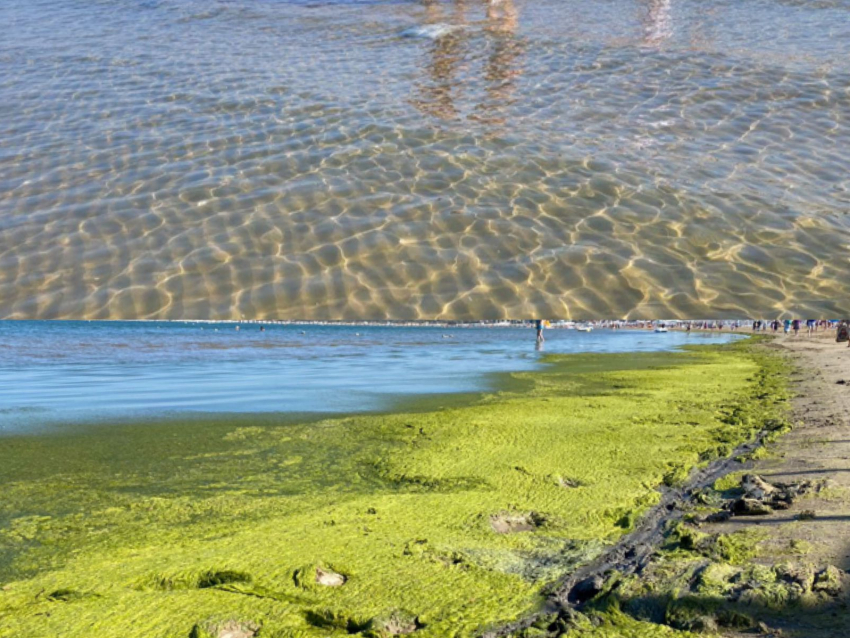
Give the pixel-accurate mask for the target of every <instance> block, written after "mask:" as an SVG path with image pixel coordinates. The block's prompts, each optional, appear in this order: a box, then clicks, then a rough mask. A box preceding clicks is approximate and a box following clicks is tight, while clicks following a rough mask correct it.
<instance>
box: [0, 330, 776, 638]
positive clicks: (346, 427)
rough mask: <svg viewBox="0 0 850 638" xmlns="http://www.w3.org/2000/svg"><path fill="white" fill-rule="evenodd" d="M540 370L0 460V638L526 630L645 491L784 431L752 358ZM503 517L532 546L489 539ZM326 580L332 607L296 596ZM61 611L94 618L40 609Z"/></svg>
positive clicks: (40, 446)
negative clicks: (484, 386) (354, 408)
mask: <svg viewBox="0 0 850 638" xmlns="http://www.w3.org/2000/svg"><path fill="white" fill-rule="evenodd" d="M546 362H547V364H548V365H547V366H546V368H545V369H544V370H541V371H537V372H527V373H517V374H512V375H504V376H502V377H501V379H500V380H499V389H498V391H495V392H493V393H490V394H485V395H463V396H455V397H429V398H425V399H422V400H418V401H416V402H409V403H407V404H404V405H399V406H397V408H396V409H395V410H394V411H393V412H391V413H386V414H366V415H352V416H340V417H335V418H326V417H323V418H318V419H313V420H310V421H306V420H303V419H302V420H300V421H299V420H295V419H292V418H288V417H283V416H277V415H267V416H257V415H245V416H232V417H226V418H225V417H208V418H203V419H200V418H186V419H182V420H178V421H174V420H172V421H168V422H165V421H163V422H152V423H151V422H148V423H137V424H116V425H99V426H92V427H88V428H82V429H81V428H78V429H66V430H62V431H59V432H54V433H50V434H45V435H39V436H28V437H14V438H12V437H10V438H4V439H0V480H2V485H3V490H4V499H3V501H2V503H0V523H2V530H3V531H2V532H0V581H2V582H3V583H4V587H3V590H0V637H2V638H6V637H9V638H11V637H12V636H22V635H25V636H30V637H33V638H40V637H45V638H46V637H48V636H57V635H62V636H65V637H67V638H76V637H83V636H90V635H94V634H96V635H98V636H101V637H103V638H113V637H114V638H119V637H120V638H132V637H134V636H139V637H144V638H175V637H178V636H179V637H183V636H188V635H190V633H191V632H195V633H196V634H197V635H204V634H205V633H209V632H210V631H211V630H210V627H214V624H213V625H211V624H209V623H210V622H213V621H208V620H207V619H211V618H212V619H222V622H224V621H226V620H227V619H237V620H238V621H239V622H246V623H253V624H252V625H251V626H254V625H256V626H258V627H259V626H261V627H262V634H261V635H263V636H267V635H268V636H279V637H284V636H289V637H294V636H303V637H306V638H310V637H317V638H318V637H319V636H327V635H349V634H352V633H354V634H357V633H360V634H363V635H366V634H368V632H372V633H373V634H374V633H375V632H378V634H380V633H381V632H383V633H386V632H387V631H388V630H387V629H386V628H384V629H381V628H380V627H379V621H380V622H384V621H385V620H386V619H388V618H396V620H397V621H398V622H401V621H399V620H398V617H396V616H393V614H394V613H396V612H398V610H407V611H405V612H403V615H404V617H405V618H415V619H416V621H415V633H416V635H417V636H422V637H425V636H429V637H436V636H472V635H475V634H476V632H478V631H479V630H481V628H483V627H487V626H492V625H494V624H498V623H502V622H507V621H511V620H513V619H516V618H518V617H520V616H521V615H523V614H525V613H527V612H529V611H532V610H534V609H536V608H538V607H539V605H540V603H541V601H542V594H543V591H544V589H545V587H546V585H547V584H548V583H550V582H552V581H553V580H554V579H556V578H558V577H559V576H560V575H562V574H564V573H565V572H567V571H569V570H572V569H575V567H576V566H578V565H581V564H583V563H585V562H587V561H589V560H591V559H592V558H594V557H595V556H597V555H598V554H599V552H601V551H602V550H603V549H604V547H605V545H606V544H610V543H612V542H614V541H615V540H616V539H617V538H619V537H620V536H621V535H623V534H624V533H626V532H627V531H628V530H630V529H631V528H632V527H633V525H634V523H635V521H636V520H637V518H638V517H639V516H640V514H641V513H642V512H643V511H645V510H646V509H647V508H648V507H650V506H651V505H652V504H654V503H655V502H657V499H658V493H657V491H656V488H657V487H658V486H659V485H661V484H663V483H665V482H671V481H672V482H680V481H682V480H684V478H685V477H686V476H687V474H688V473H689V472H690V470H692V469H693V468H694V467H696V466H698V465H700V464H704V463H706V462H707V461H708V459H710V458H712V455H716V454H718V453H720V452H722V451H724V450H726V449H727V447H728V446H734V445H737V444H738V443H740V442H741V441H743V440H746V439H748V438H750V437H751V436H752V435H753V433H754V432H755V430H756V429H758V427H759V426H760V424H762V423H764V422H771V423H773V420H776V422H781V417H780V414H781V403H782V401H783V400H784V397H783V396H782V395H781V393H780V392H779V391H778V390H776V389H775V388H773V386H772V385H771V383H769V382H768V381H766V379H769V377H770V374H772V372H771V370H775V368H771V366H773V365H774V364H773V362H772V361H771V360H769V359H766V358H764V357H762V356H761V355H757V354H754V353H753V352H752V351H751V350H750V349H749V348H747V347H744V346H735V347H725V348H701V349H693V350H689V351H687V352H677V353H644V354H629V355H574V356H549V357H547V358H546ZM728 449H731V447H728ZM718 451H720V452H718ZM562 477H568V478H567V479H563V478H562ZM501 513H509V514H510V515H513V516H519V517H522V516H525V517H527V518H528V521H529V524H528V525H518V526H516V527H515V528H511V527H510V526H507V529H502V530H501V531H502V533H499V532H498V531H497V530H496V529H495V528H494V524H493V521H494V517H496V516H498V515H500V514H501ZM323 565H326V566H332V567H333V569H335V570H336V571H338V572H340V573H343V574H344V575H345V576H346V580H345V583H344V584H343V585H342V586H334V587H322V586H317V585H316V583H314V582H312V579H311V577H310V575H311V574H314V573H315V571H314V570H315V568H316V566H323ZM311 570H313V571H311ZM57 591H60V592H61V591H68V592H90V595H86V596H82V597H75V596H73V595H70V594H69V595H67V596H57V597H56V598H57V600H50V599H49V598H48V597H46V596H44V595H39V592H57ZM60 599H61V600H60ZM48 611H49V613H47V612H48ZM398 613H401V612H398ZM612 613H613V612H612ZM615 616H616V618H619V621H618V622H620V621H621V622H623V623H626V624H625V625H624V626H625V627H627V629H624V630H623V633H622V634H618V635H624V636H626V635H635V636H637V635H650V634H642V633H637V632H638V631H639V629H640V627H642V626H643V625H640V623H639V621H633V620H631V619H628V617H627V616H626V615H625V614H621V613H620V612H617V614H615ZM612 618H613V616H610V615H609V616H606V617H605V618H604V619H602V620H600V621H599V622H600V623H601V624H600V625H599V627H604V626H613V625H612V623H614V622H615V620H612ZM382 619H383V620H382ZM216 622H218V621H216ZM234 622H236V621H234ZM204 623H206V624H204ZM635 623H637V624H635ZM409 624H410V623H408V625H409ZM599 627H588V628H587V631H590V632H591V633H589V634H587V635H604V634H601V633H599V631H601V629H600V628H599ZM628 627H632V629H628ZM640 631H643V630H642V629H640ZM659 631H661V630H659ZM665 631H666V630H665ZM593 632H595V633H593ZM629 632H632V633H629ZM608 635H613V634H608ZM653 635H672V634H670V633H669V632H662V633H658V634H653Z"/></svg>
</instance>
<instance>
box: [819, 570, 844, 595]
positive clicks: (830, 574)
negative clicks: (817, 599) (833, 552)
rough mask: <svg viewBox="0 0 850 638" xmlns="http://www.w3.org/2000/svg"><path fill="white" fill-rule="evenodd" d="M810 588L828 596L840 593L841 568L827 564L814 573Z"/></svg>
mask: <svg viewBox="0 0 850 638" xmlns="http://www.w3.org/2000/svg"><path fill="white" fill-rule="evenodd" d="M812 590H813V591H816V592H822V593H824V594H827V595H828V596H838V594H840V593H841V570H840V569H838V568H837V567H835V566H833V565H829V566H828V567H825V568H824V569H822V570H821V571H819V572H818V573H817V574H815V580H814V584H813V585H812Z"/></svg>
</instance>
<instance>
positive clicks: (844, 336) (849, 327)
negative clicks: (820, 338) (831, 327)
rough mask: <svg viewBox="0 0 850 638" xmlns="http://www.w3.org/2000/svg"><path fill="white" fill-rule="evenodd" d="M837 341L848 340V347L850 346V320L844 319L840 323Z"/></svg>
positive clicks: (836, 334)
mask: <svg viewBox="0 0 850 638" xmlns="http://www.w3.org/2000/svg"><path fill="white" fill-rule="evenodd" d="M835 341H836V342H837V343H844V342H845V341H846V342H847V347H848V348H850V322H847V321H842V322H841V323H840V324H838V330H837V331H836V333H835Z"/></svg>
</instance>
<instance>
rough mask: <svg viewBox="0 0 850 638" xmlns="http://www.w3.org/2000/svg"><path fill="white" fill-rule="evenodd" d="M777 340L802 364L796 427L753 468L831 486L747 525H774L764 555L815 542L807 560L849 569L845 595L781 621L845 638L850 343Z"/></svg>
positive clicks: (849, 622)
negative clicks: (807, 515)
mask: <svg viewBox="0 0 850 638" xmlns="http://www.w3.org/2000/svg"><path fill="white" fill-rule="evenodd" d="M771 345H772V347H773V348H779V349H781V351H783V352H786V353H788V354H789V355H790V356H791V357H792V359H793V361H794V362H795V364H796V365H797V366H798V370H797V372H796V373H795V374H794V375H793V377H792V381H793V387H794V390H795V391H796V396H795V398H794V400H793V404H794V408H793V416H794V422H795V425H794V429H793V430H792V431H791V432H790V433H788V434H787V435H785V436H783V437H782V438H781V439H780V440H779V441H778V442H777V443H776V444H774V445H772V446H769V447H768V452H769V456H768V458H766V459H764V460H762V461H758V462H757V463H756V465H755V467H754V468H753V469H754V471H755V472H756V473H757V474H760V475H761V476H763V477H764V478H765V479H767V480H768V481H770V482H785V483H791V482H800V481H805V480H825V481H827V487H826V489H824V490H823V491H821V492H819V493H817V494H815V495H812V496H811V497H809V498H806V499H804V500H800V501H798V502H797V503H795V504H794V505H792V506H791V508H790V509H788V510H785V511H778V512H774V513H773V514H771V515H769V516H766V517H764V518H760V519H758V520H757V521H748V523H749V524H748V525H746V526H755V527H758V528H759V529H762V530H763V529H765V528H766V529H768V530H769V534H770V540H769V541H767V542H766V543H765V549H766V554H765V555H764V556H763V557H762V559H763V560H765V561H770V560H772V559H776V560H779V559H781V558H782V554H783V551H784V550H785V549H786V548H787V547H788V546H790V545H791V544H792V543H800V542H804V543H808V544H810V545H811V551H810V552H809V553H808V554H807V556H806V560H807V561H808V562H810V563H814V564H819V565H823V564H829V565H835V566H836V567H839V568H840V569H842V570H843V571H844V572H845V574H844V581H845V583H844V584H845V590H844V595H843V599H839V601H838V602H837V603H836V604H834V605H829V606H826V607H825V608H823V609H816V610H811V611H810V612H809V613H800V614H797V615H796V616H795V617H794V618H793V619H791V620H789V619H788V618H784V619H777V622H776V623H775V626H776V627H779V628H781V629H782V630H783V631H784V632H785V633H787V634H788V635H796V636H805V637H806V638H839V637H841V638H844V637H845V636H847V635H848V634H847V631H848V630H847V628H848V627H850V612H848V609H847V605H848V602H850V591H848V590H850V587H848V585H850V577H848V574H847V572H848V571H850V387H848V385H850V348H848V347H847V344H845V343H842V344H839V343H836V342H835V337H834V336H832V337H831V338H827V335H822V336H818V337H814V338H796V339H794V338H788V339H778V340H776V342H774V343H773V344H771ZM804 511H811V512H814V514H815V518H814V519H812V520H798V518H799V516H800V514H801V513H802V512H804ZM735 520H736V519H733V521H735ZM738 520H741V519H738Z"/></svg>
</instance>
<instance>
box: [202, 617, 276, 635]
mask: <svg viewBox="0 0 850 638" xmlns="http://www.w3.org/2000/svg"><path fill="white" fill-rule="evenodd" d="M259 633H260V625H259V624H257V623H255V622H252V621H241V620H232V619H231V620H224V621H219V622H215V621H206V622H202V623H198V624H197V625H195V626H194V627H193V628H192V631H191V633H190V634H189V638H254V637H255V636H257V635H259Z"/></svg>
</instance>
